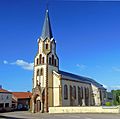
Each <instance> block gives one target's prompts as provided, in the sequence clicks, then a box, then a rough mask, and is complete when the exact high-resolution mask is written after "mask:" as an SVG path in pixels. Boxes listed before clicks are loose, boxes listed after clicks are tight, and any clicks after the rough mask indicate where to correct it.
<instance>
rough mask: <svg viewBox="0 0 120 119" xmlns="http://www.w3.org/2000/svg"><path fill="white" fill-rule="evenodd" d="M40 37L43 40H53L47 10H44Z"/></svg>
mask: <svg viewBox="0 0 120 119" xmlns="http://www.w3.org/2000/svg"><path fill="white" fill-rule="evenodd" d="M41 37H42V39H43V40H45V39H46V38H49V39H51V38H53V35H52V30H51V24H50V18H49V13H48V10H46V15H45V20H44V24H43V29H42V34H41Z"/></svg>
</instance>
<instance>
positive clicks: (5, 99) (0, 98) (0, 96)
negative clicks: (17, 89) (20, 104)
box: [0, 93, 12, 110]
mask: <svg viewBox="0 0 120 119" xmlns="http://www.w3.org/2000/svg"><path fill="white" fill-rule="evenodd" d="M6 103H8V104H9V107H5V104H6ZM1 104H3V108H4V109H8V108H11V107H12V94H11V93H0V105H1ZM0 110H2V107H0Z"/></svg>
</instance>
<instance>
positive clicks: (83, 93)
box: [32, 10, 106, 112]
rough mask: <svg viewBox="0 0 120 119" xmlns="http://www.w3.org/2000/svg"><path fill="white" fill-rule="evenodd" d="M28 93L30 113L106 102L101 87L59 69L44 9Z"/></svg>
mask: <svg viewBox="0 0 120 119" xmlns="http://www.w3.org/2000/svg"><path fill="white" fill-rule="evenodd" d="M61 42H64V41H61ZM68 44H69V43H68ZM68 44H66V45H68ZM66 50H67V49H66ZM73 50H74V49H73ZM77 52H78V51H77ZM71 55H72V54H71ZM68 60H69V59H68ZM32 93H33V95H32V112H44V111H45V112H48V111H49V107H52V106H92V105H93V106H100V105H104V104H105V101H106V89H105V88H104V87H103V85H101V84H100V83H98V82H96V81H95V80H93V79H91V78H88V77H83V76H78V75H76V74H73V73H68V72H65V71H61V70H60V69H59V58H58V56H57V53H56V41H55V40H54V38H53V35H52V30H51V24H50V19H49V14H48V10H46V16H45V20H44V25H43V29H42V34H41V37H39V38H38V51H37V54H36V56H35V59H34V74H33V89H32Z"/></svg>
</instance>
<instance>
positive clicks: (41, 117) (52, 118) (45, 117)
mask: <svg viewBox="0 0 120 119" xmlns="http://www.w3.org/2000/svg"><path fill="white" fill-rule="evenodd" d="M0 119H120V114H48V113H46V114H45V113H43V114H41V113H36V114H32V113H30V112H26V111H16V112H7V113H0Z"/></svg>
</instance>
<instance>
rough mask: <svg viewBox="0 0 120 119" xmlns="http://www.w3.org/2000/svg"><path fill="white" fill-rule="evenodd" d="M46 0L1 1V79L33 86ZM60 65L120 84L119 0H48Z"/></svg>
mask: <svg viewBox="0 0 120 119" xmlns="http://www.w3.org/2000/svg"><path fill="white" fill-rule="evenodd" d="M45 9H46V0H0V84H1V85H2V86H3V88H5V89H7V90H11V91H28V90H30V91H31V89H32V76H33V70H32V66H33V61H34V57H35V55H36V52H37V39H38V37H39V36H40V35H41V30H42V26H43V21H44V16H45ZM49 14H50V20H51V26H52V32H53V36H54V38H55V40H56V42H57V54H58V56H59V60H60V69H61V70H64V71H69V72H72V73H75V74H79V75H82V76H87V77H91V78H93V79H95V80H96V81H98V82H100V83H102V84H104V85H105V87H107V88H108V89H109V90H110V89H120V2H97V1H94V2H88V1H84V2H83V1H76V2H72V1H71V2H70V1H69V2H68V1H66V2H65V1H62V0H61V1H57V0H49Z"/></svg>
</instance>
